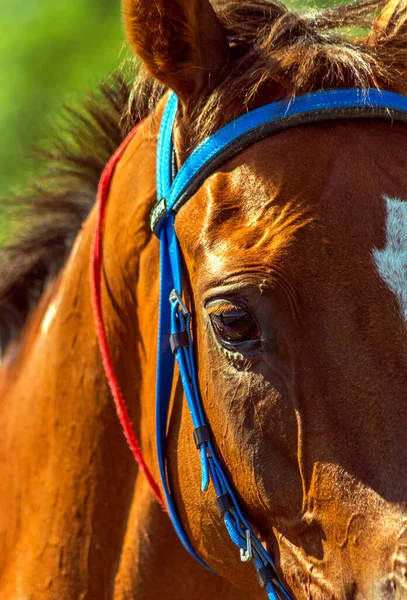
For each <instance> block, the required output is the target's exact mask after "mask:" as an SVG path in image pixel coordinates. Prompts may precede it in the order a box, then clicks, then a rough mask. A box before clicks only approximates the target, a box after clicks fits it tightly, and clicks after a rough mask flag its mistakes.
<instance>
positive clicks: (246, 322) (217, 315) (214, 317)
mask: <svg viewBox="0 0 407 600" xmlns="http://www.w3.org/2000/svg"><path fill="white" fill-rule="evenodd" d="M208 312H209V316H210V319H211V323H212V327H213V329H214V331H215V333H216V335H217V337H218V338H219V340H220V341H221V342H226V343H227V344H240V343H242V342H248V341H251V340H258V339H259V337H260V332H259V328H258V326H257V323H256V321H255V320H254V318H253V317H252V315H251V314H250V313H249V312H248V311H247V310H246V309H244V308H243V307H241V306H236V305H234V304H232V303H230V302H226V301H224V302H222V303H221V304H217V305H215V306H213V307H211V308H210V309H209V311H208Z"/></svg>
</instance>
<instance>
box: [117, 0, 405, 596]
mask: <svg viewBox="0 0 407 600" xmlns="http://www.w3.org/2000/svg"><path fill="white" fill-rule="evenodd" d="M338 11H339V9H338ZM124 14H125V23H126V29H127V33H128V37H129V40H130V42H131V45H132V47H133V48H134V50H135V53H136V54H137V55H138V56H139V57H140V58H141V59H142V61H143V66H144V69H146V70H147V72H148V74H149V76H150V77H152V78H153V79H155V80H156V81H157V82H159V83H160V84H162V85H163V86H165V87H166V88H170V89H172V90H174V91H175V92H176V94H177V96H178V98H179V102H180V104H179V110H178V116H177V120H176V127H175V131H174V144H175V154H176V160H177V163H178V167H180V166H181V165H182V164H183V162H184V161H185V159H186V158H187V157H188V155H189V154H190V152H191V149H192V148H193V147H194V145H195V144H196V143H197V142H198V141H199V140H200V139H202V137H203V136H204V135H208V133H211V132H213V131H214V130H216V129H217V128H219V127H220V126H221V125H223V124H224V123H226V122H228V121H230V120H231V119H233V118H234V117H236V116H238V115H239V114H242V113H243V112H244V111H246V110H247V109H252V108H254V107H258V106H262V105H264V104H266V103H268V102H272V101H274V100H277V99H280V98H288V97H291V96H294V95H296V94H299V93H305V92H309V91H314V90H318V89H327V88H328V89H329V88H340V87H355V86H356V87H361V86H362V87H363V86H364V85H366V86H380V87H382V88H385V89H390V90H394V91H398V92H405V91H406V89H407V80H406V79H405V73H406V64H403V60H405V56H406V52H407V43H406V42H405V39H403V30H404V28H405V23H404V20H405V14H406V13H405V4H404V3H389V5H387V6H386V7H385V10H384V12H383V13H382V15H381V16H380V17H379V19H378V20H377V22H376V23H375V25H374V28H373V31H372V33H371V34H370V35H369V36H368V37H366V38H364V40H359V41H358V42H355V43H354V44H353V45H352V44H348V45H342V46H341V47H339V45H340V44H339V42H338V47H336V46H335V43H334V42H333V41H331V42H330V43H324V40H323V35H324V33H323V32H324V26H323V25H321V24H320V25H319V27H321V29H320V30H318V28H317V26H316V25H315V23H316V21H317V19H314V21H311V20H307V19H306V18H304V19H298V18H296V17H294V16H293V15H292V14H291V13H289V12H287V11H286V10H285V9H284V8H283V7H282V6H280V5H276V4H269V3H267V2H260V1H255V2H248V3H245V4H244V5H240V4H239V3H231V4H227V3H223V4H221V5H220V7H219V10H218V14H216V13H215V11H214V10H213V9H212V7H211V5H210V4H209V2H208V1H207V0H194V1H193V2H191V0H185V1H183V0H177V1H175V0H174V1H172V2H169V1H168V0H165V1H164V0H162V1H161V0H155V1H154V2H153V3H152V2H151V1H149V2H147V1H144V0H125V1H124ZM338 14H339V13H338ZM260 15H261V24H262V27H260V26H259V21H258V20H257V25H255V24H256V18H258V19H259V18H260ZM239 18H240V19H241V20H242V21H241V23H240V27H237V26H236V22H237V20H238V19H239ZM337 18H338V20H337V23H339V22H340V19H339V17H338V15H337ZM267 20H268V24H267V22H266V21H267ZM351 21H352V17H351V15H350V16H349V15H348V21H347V22H345V20H344V23H343V24H351ZM325 26H326V29H329V25H328V23H325ZM236 30H237V33H236ZM256 36H257V41H256V43H253V40H254V39H255V37H256ZM392 53H393V54H392ZM390 55H392V56H393V59H394V61H395V63H397V64H398V65H399V71H398V74H397V76H396V73H395V71H394V70H392V67H390V66H389V65H390V63H389V56H390ZM386 61H387V62H386ZM393 67H394V65H393ZM400 73H403V76H401V75H400ZM166 98H167V96H166V95H165V94H164V100H163V101H162V102H161V103H159V104H158V108H157V110H156V116H155V120H156V121H157V120H158V121H159V119H160V118H161V113H162V108H163V106H164V104H165V102H166ZM156 121H155V122H154V124H151V123H148V124H147V125H144V126H145V127H150V128H151V130H154V131H156V128H157V123H156ZM154 128H155V129H154ZM405 135H406V130H405V125H403V124H397V123H394V124H391V123H389V122H379V121H374V120H366V121H361V120H353V121H349V120H338V121H335V122H331V123H324V122H322V123H319V124H313V125H302V126H301V127H295V128H292V129H289V130H288V131H285V132H282V133H279V134H278V135H275V136H270V137H267V138H266V139H263V140H262V141H260V142H258V143H256V144H255V145H253V146H251V147H249V148H247V149H245V150H243V151H242V152H240V153H239V154H238V155H237V156H235V157H234V158H232V159H231V160H229V161H228V162H227V163H225V164H224V165H223V166H221V167H220V168H218V169H217V170H216V172H214V173H213V174H212V175H210V176H209V177H208V178H207V179H206V181H205V182H204V183H203V185H202V186H201V187H200V188H199V190H198V191H197V192H196V193H195V194H194V195H193V197H192V198H191V199H190V200H189V201H188V202H187V203H186V204H185V205H184V206H183V207H182V208H181V209H180V210H179V213H178V215H177V217H176V221H175V228H176V232H177V236H178V239H179V242H180V246H181V250H182V256H183V259H184V271H183V277H184V279H185V287H186V292H185V295H186V302H187V304H188V306H189V308H190V310H191V313H192V315H193V336H194V340H195V348H196V350H195V351H196V358H197V364H198V371H199V387H200V390H201V395H202V399H203V404H204V409H205V413H206V416H207V419H208V422H209V424H210V427H211V429H212V432H213V438H214V441H215V444H216V446H217V448H218V451H219V454H220V456H221V457H222V460H223V463H224V465H225V468H226V469H227V472H228V474H229V477H230V480H231V481H233V485H234V488H235V490H236V492H237V494H238V496H239V498H240V500H241V503H242V505H243V507H244V509H245V512H246V514H247V515H248V516H249V518H250V521H251V523H252V524H253V526H254V527H255V529H256V531H257V532H258V534H259V536H260V539H261V540H262V541H263V543H264V545H265V546H267V548H268V549H269V550H270V553H271V554H272V555H273V556H274V557H275V558H276V560H277V561H278V565H279V571H280V573H282V575H283V577H284V579H285V581H286V582H287V585H288V587H289V588H290V589H291V590H292V593H293V594H294V595H295V597H296V598H298V599H302V598H311V597H312V598H321V599H322V598H325V599H326V598H348V599H350V598H368V599H379V598H380V599H384V598H388V599H390V598H405V597H407V512H406V500H407V478H406V477H405V472H404V468H405V464H406V459H407V445H406V443H405V427H406V422H407V403H406V398H405V394H406V386H405V382H406V380H407V358H406V352H407V329H406V325H407V323H406V318H407V305H406V302H407V300H406V297H407V296H406V294H407V271H406V269H407V233H406V231H407V230H406V222H407V221H406V219H407V204H406V202H405V200H406V198H407V182H406V180H405V170H406V166H407V165H406V156H405V143H406V142H405ZM118 185H119V184H118V183H117V184H116V187H117V186H118ZM150 188H151V189H154V182H153V181H151V184H150ZM118 189H119V188H118ZM129 193H131V187H130V188H129ZM116 195H117V194H116ZM150 208H151V198H150ZM155 276H156V275H155V273H154V272H151V271H150V272H149V277H155ZM147 281H148V279H147V276H146V275H145V285H147ZM144 298H145V301H146V302H147V303H149V302H150V300H149V296H148V292H147V290H146V291H145V293H144ZM148 312H149V313H151V307H149V308H148ZM140 318H141V319H142V317H140ZM191 427H192V426H191V424H190V422H189V416H188V415H187V414H186V411H185V409H183V404H182V392H181V390H180V386H179V382H178V383H177V381H176V382H175V389H174V401H173V407H172V413H171V420H170V424H169V435H168V457H169V458H168V470H169V476H170V480H171V486H172V489H173V493H174V495H175V498H176V501H177V506H178V509H179V512H180V514H181V517H182V520H183V522H184V524H185V527H186V529H187V531H188V535H189V537H190V539H191V542H192V544H193V545H194V546H195V547H196V548H197V550H198V552H199V554H200V555H201V556H202V557H204V559H205V561H206V562H207V563H208V564H209V565H211V566H212V567H213V568H214V569H215V570H216V571H218V572H220V573H221V574H222V575H223V576H224V577H226V578H227V579H228V580H229V581H230V582H232V583H234V584H235V585H236V586H237V587H239V588H240V589H242V590H246V591H247V592H249V591H250V590H251V589H252V583H251V582H250V581H249V577H248V575H247V571H246V570H245V568H242V569H240V570H239V569H237V568H236V557H235V553H234V551H233V548H231V545H230V542H229V541H228V539H227V536H226V534H224V533H223V531H222V530H221V528H220V522H219V517H218V514H217V509H216V505H215V502H214V499H213V497H212V496H211V492H210V491H209V492H208V494H207V495H206V496H205V497H203V496H202V495H201V494H200V493H199V492H198V490H199V486H200V482H199V462H198V458H197V457H196V451H195V449H194V444H193V441H192V436H191ZM253 585H255V584H253Z"/></svg>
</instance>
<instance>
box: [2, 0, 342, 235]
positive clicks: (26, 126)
mask: <svg viewBox="0 0 407 600" xmlns="http://www.w3.org/2000/svg"><path fill="white" fill-rule="evenodd" d="M150 1H153V0H150ZM329 3H330V2H329V1H328V2H327V1H324V0H316V1H315V2H303V1H301V0H293V1H290V2H287V4H289V5H291V6H294V7H295V8H299V7H306V8H312V7H315V6H326V5H327V4H329ZM331 3H332V2H331ZM337 3H338V2H337ZM0 31H1V36H0V56H1V61H0V197H1V198H4V197H6V196H8V195H9V194H11V193H12V192H13V191H16V190H18V188H19V187H21V185H22V182H23V181H24V177H26V173H27V153H28V151H29V150H30V149H31V148H32V147H35V146H36V145H38V143H40V142H41V141H42V140H45V139H46V137H47V129H48V127H49V125H50V122H51V116H52V114H55V113H56V111H57V109H58V106H59V105H61V104H62V103H64V104H66V103H68V104H69V103H70V102H73V103H75V102H76V101H77V100H78V98H80V94H81V92H82V93H83V92H84V91H86V90H89V89H92V88H93V87H95V85H96V84H97V82H98V81H100V80H102V79H104V78H107V77H108V76H109V74H111V73H112V71H114V69H115V68H116V67H118V66H119V65H120V64H121V62H123V60H125V58H126V56H128V55H129V51H128V49H127V46H126V44H125V42H124V33H123V29H122V21H121V6H120V0H12V1H11V0H0ZM5 221H6V219H5V218H4V215H3V218H2V214H1V213H0V244H1V243H2V242H4V240H5V238H6V236H7V235H8V234H9V232H10V224H9V223H8V224H6V222H5Z"/></svg>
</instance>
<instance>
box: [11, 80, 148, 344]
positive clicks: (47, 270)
mask: <svg viewBox="0 0 407 600" xmlns="http://www.w3.org/2000/svg"><path fill="white" fill-rule="evenodd" d="M130 94H131V91H130V88H129V86H128V85H126V84H125V83H124V81H123V80H122V79H121V78H120V77H119V76H117V77H115V78H114V79H111V80H109V81H108V82H106V83H104V84H101V85H100V87H99V90H98V92H96V93H93V94H92V95H90V96H89V97H88V98H87V99H86V100H85V102H84V103H83V105H82V107H80V108H78V109H69V108H65V109H64V110H63V111H62V114H61V115H60V119H59V121H58V134H57V135H56V136H54V139H53V140H51V147H52V148H53V149H52V150H51V151H41V152H39V153H38V157H36V158H35V162H38V161H37V158H38V159H40V160H41V162H43V163H44V165H45V166H44V168H43V169H42V173H41V175H40V176H39V178H38V177H37V175H36V176H35V177H36V182H35V185H33V186H31V187H30V190H29V192H28V193H27V194H25V195H23V196H22V197H18V198H12V199H8V200H3V201H2V206H3V207H4V212H5V213H9V214H10V217H13V216H14V218H15V216H17V217H18V218H19V224H20V223H21V225H20V228H19V229H18V231H17V233H16V239H15V240H14V241H13V242H12V243H10V244H9V245H7V246H6V247H4V248H2V249H0V273H1V277H0V351H4V350H5V348H6V347H7V345H8V343H9V342H10V340H12V339H13V337H14V336H15V335H16V334H17V333H18V331H19V329H20V328H21V326H22V325H23V324H24V322H25V320H26V318H27V316H28V314H29V313H30V311H31V310H32V308H33V307H34V306H35V305H36V303H37V302H38V300H39V298H40V296H41V294H42V293H43V290H44V288H45V286H46V285H47V283H48V282H49V281H50V280H52V278H53V277H54V276H55V275H56V274H57V273H58V272H59V270H60V269H61V267H62V266H63V265H64V263H65V261H66V259H67V257H68V255H69V253H70V251H71V249H72V246H73V243H74V241H75V238H76V236H77V234H78V232H79V230H80V229H81V226H82V223H83V222H84V220H85V219H86V217H87V216H88V214H89V211H90V210H91V208H92V206H93V204H94V202H95V197H96V191H97V186H98V182H99V178H100V175H101V173H102V171H103V168H104V166H105V165H106V163H107V161H108V160H109V158H110V156H111V155H112V154H113V152H114V151H115V150H116V148H117V147H118V146H119V144H120V143H121V142H122V140H123V139H124V138H125V137H126V135H127V133H128V132H129V131H130V129H131V128H132V127H133V126H134V125H135V124H136V123H137V121H138V120H139V119H140V118H142V117H143V116H144V115H143V114H141V115H139V114H138V113H137V115H136V114H135V113H132V112H131V111H130V110H129V108H128V107H129V97H130ZM61 131H62V133H61Z"/></svg>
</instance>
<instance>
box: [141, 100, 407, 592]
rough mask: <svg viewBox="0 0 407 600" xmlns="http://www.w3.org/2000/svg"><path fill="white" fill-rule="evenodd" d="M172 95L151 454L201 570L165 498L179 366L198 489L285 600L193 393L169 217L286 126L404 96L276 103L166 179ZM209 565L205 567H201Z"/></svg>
mask: <svg viewBox="0 0 407 600" xmlns="http://www.w3.org/2000/svg"><path fill="white" fill-rule="evenodd" d="M176 113H177V98H176V96H175V95H174V94H172V95H171V96H170V97H169V100H168V102H167V105H166V107H165V110H164V114H163V118H162V122H161V126H160V135H159V141H158V148H157V197H158V202H157V204H156V206H155V207H154V209H153V212H152V214H151V226H152V229H153V231H154V232H155V233H156V235H157V236H158V237H159V239H160V320H159V336H158V359H157V360H158V362H157V381H156V402H157V406H156V427H157V455H158V463H159V469H160V475H161V482H162V486H163V489H164V495H165V498H166V503H167V507H168V512H169V515H170V517H171V520H172V523H173V525H174V527H175V530H176V532H177V535H178V537H179V539H180V540H181V542H182V544H183V545H184V547H185V548H186V550H187V551H188V552H189V553H190V554H191V555H192V556H193V557H194V558H195V559H196V560H197V561H198V562H199V563H200V564H201V565H203V566H205V567H206V566H207V565H206V564H205V563H204V561H203V560H202V559H201V558H200V557H199V556H198V555H197V553H196V552H195V550H194V548H193V547H192V545H191V543H190V541H189V540H188V537H187V535H186V533H185V530H184V528H183V525H182V523H181V521H180V518H179V516H178V512H177V509H176V506H175V503H174V499H173V496H172V494H171V490H170V486H169V483H168V473H167V467H166V452H165V444H166V434H167V422H168V412H169V403H170V397H171V389H172V380H173V373H174V358H176V360H177V362H178V366H179V371H180V377H181V381H182V385H183V388H184V393H185V398H186V401H187V404H188V409H189V412H190V414H191V419H192V424H193V428H194V440H195V444H196V446H197V449H198V451H199V456H200V462H201V474H202V486H201V487H202V491H206V490H207V489H208V486H209V483H210V482H212V484H213V486H214V489H215V492H216V497H217V504H218V508H219V510H220V512H221V515H222V518H223V521H224V524H225V526H226V530H227V532H228V534H229V537H230V539H231V540H232V542H233V543H234V544H235V545H236V546H237V547H238V548H239V549H240V557H241V560H242V561H248V560H252V562H253V564H254V567H255V569H256V571H257V576H258V579H259V582H260V585H261V586H262V587H264V588H265V591H266V593H267V596H268V598H269V599H270V600H279V599H283V600H290V598H291V596H290V595H289V593H288V592H287V590H286V589H285V587H284V586H283V585H282V583H281V582H280V581H279V579H278V576H277V572H276V569H275V564H274V561H273V559H272V557H271V556H270V555H269V554H268V553H267V552H266V550H265V549H264V548H263V546H262V544H261V543H260V541H259V540H258V538H257V536H256V534H255V532H254V531H253V529H252V527H251V526H250V524H249V523H248V521H247V519H246V517H245V516H244V514H243V511H242V510H241V508H240V506H239V502H238V500H237V498H236V495H235V492H234V490H233V488H232V486H231V484H230V482H229V481H228V478H227V476H226V473H225V471H224V468H223V465H222V463H221V462H220V460H219V459H218V457H217V455H216V451H215V447H214V444H213V443H212V440H211V433H210V428H209V425H208V423H207V422H206V418H205V414H204V410H203V405H202V400H201V397H200V393H199V388H198V379H197V373H196V367H195V358H194V351H193V344H192V337H191V313H190V311H189V310H188V308H187V307H186V306H185V304H184V302H183V300H182V272H181V253H180V248H179V244H178V240H177V237H176V234H175V229H174V220H175V215H176V212H177V211H178V209H179V208H180V207H181V206H182V204H184V203H185V202H186V201H187V200H188V199H189V198H190V197H191V196H192V195H193V194H194V193H195V192H196V191H197V189H198V188H199V187H200V186H201V185H202V183H203V182H204V181H205V179H206V178H207V177H208V176H209V175H210V174H212V173H213V172H214V171H215V170H216V169H217V168H218V167H219V166H220V165H221V164H223V163H224V162H226V161H227V160H228V159H229V158H231V157H232V156H234V155H236V154H237V153H238V152H240V151H241V150H243V149H244V148H246V147H247V146H249V145H251V144H254V143H255V142H257V141H259V140H261V139H263V138H264V137H266V136H269V135H272V134H274V133H277V132H279V131H283V130H285V129H288V128H290V127H294V126H297V125H301V124H307V123H315V122H319V121H328V120H333V119H343V118H379V119H386V120H396V121H402V122H407V98H406V97H405V96H401V95H399V94H394V93H391V92H386V91H380V90H358V89H349V90H331V91H326V92H316V93H313V94H308V95H304V96H299V97H297V98H294V99H292V100H290V101H287V100H282V101H278V102H274V103H272V104H268V105H266V106H262V107H261V108H258V109H255V110H253V111H251V112H248V113H246V114H244V115H242V116H241V117H239V118H237V119H235V120H234V121H232V122H231V123H229V124H227V125H225V126H224V127H223V128H222V129H220V130H219V131H217V132H216V133H214V134H213V135H212V136H210V137H209V138H208V139H207V140H205V141H204V142H203V143H202V144H200V145H199V146H198V147H197V148H196V149H195V150H194V152H193V153H192V154H191V155H190V156H189V158H188V159H187V160H186V162H185V163H184V164H183V165H182V167H181V168H180V170H179V172H178V174H177V175H176V176H175V178H174V180H173V179H172V155H173V144H172V131H173V125H174V121H175V118H176ZM207 568H209V567H207Z"/></svg>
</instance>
